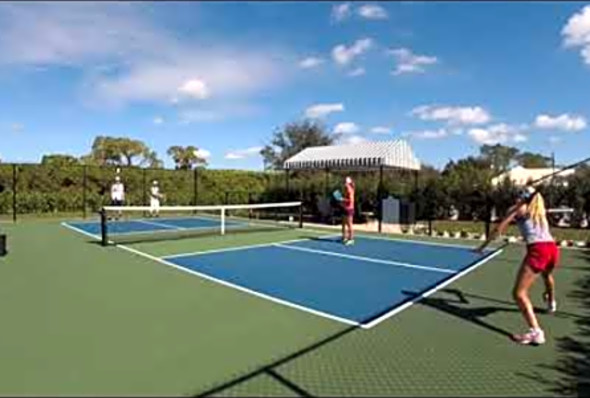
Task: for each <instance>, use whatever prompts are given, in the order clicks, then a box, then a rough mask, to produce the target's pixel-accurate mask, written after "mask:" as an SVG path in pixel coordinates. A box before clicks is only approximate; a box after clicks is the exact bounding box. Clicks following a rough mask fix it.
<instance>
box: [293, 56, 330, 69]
mask: <svg viewBox="0 0 590 398" xmlns="http://www.w3.org/2000/svg"><path fill="white" fill-rule="evenodd" d="M323 63H324V60H323V59H322V58H318V57H307V58H305V59H303V60H301V61H300V62H299V67H300V68H302V69H311V68H316V67H318V66H320V65H321V64H323Z"/></svg>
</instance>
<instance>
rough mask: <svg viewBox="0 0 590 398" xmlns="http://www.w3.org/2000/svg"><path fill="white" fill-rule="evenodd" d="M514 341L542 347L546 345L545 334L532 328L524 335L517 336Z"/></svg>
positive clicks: (514, 336) (513, 337)
mask: <svg viewBox="0 0 590 398" xmlns="http://www.w3.org/2000/svg"><path fill="white" fill-rule="evenodd" d="M512 339H513V340H514V341H516V342H517V343H519V344H527V345H528V344H530V345H541V344H545V332H543V330H542V329H533V328H530V329H529V331H528V332H526V333H524V334H515V335H513V336H512Z"/></svg>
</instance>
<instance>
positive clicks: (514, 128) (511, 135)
mask: <svg viewBox="0 0 590 398" xmlns="http://www.w3.org/2000/svg"><path fill="white" fill-rule="evenodd" d="M527 129H528V126H526V125H509V124H505V123H500V124H495V125H492V126H488V127H486V128H472V129H470V130H469V131H468V133H467V134H468V135H469V137H471V139H473V140H474V141H475V142H477V143H479V144H487V145H495V144H505V143H508V142H514V143H519V142H524V141H526V140H527V137H526V135H524V134H523V132H524V131H526V130H527Z"/></svg>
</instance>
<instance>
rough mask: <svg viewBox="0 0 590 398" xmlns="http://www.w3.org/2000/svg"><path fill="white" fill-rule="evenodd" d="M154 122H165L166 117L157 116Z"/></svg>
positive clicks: (156, 123)
mask: <svg viewBox="0 0 590 398" xmlns="http://www.w3.org/2000/svg"><path fill="white" fill-rule="evenodd" d="M153 123H154V124H155V125H159V124H163V123H164V118H163V117H161V116H156V117H155V118H154V120H153Z"/></svg>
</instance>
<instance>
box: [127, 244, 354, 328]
mask: <svg viewBox="0 0 590 398" xmlns="http://www.w3.org/2000/svg"><path fill="white" fill-rule="evenodd" d="M117 247H120V248H121V249H123V250H126V251H128V252H130V253H134V254H137V255H139V256H142V257H145V258H148V259H150V260H153V261H157V262H159V263H160V264H164V265H167V266H169V267H172V268H175V269H177V270H179V271H182V272H186V273H189V274H192V275H196V276H198V277H201V278H203V279H207V280H209V281H212V282H216V283H219V284H220V285H223V286H226V287H231V288H234V289H236V290H239V291H241V292H245V293H248V294H251V295H253V296H256V297H259V298H263V299H266V300H269V301H272V302H274V303H278V304H282V305H284V306H287V307H291V308H295V309H298V310H300V311H304V312H307V313H310V314H313V315H317V316H320V317H323V318H327V319H331V320H333V321H337V322H341V323H345V324H348V325H354V326H359V323H358V322H356V321H352V320H350V319H346V318H341V317H339V316H336V315H331V314H328V313H325V312H322V311H318V310H314V309H311V308H308V307H304V306H302V305H299V304H295V303H292V302H290V301H286V300H283V299H279V298H277V297H273V296H269V295H267V294H264V293H260V292H257V291H256V290H251V289H248V288H245V287H243V286H240V285H236V284H233V283H231V282H227V281H224V280H222V279H217V278H214V277H212V276H209V275H207V274H203V273H201V272H197V271H193V270H191V269H188V268H184V267H181V266H179V265H176V264H174V263H172V262H170V261H166V260H165V259H163V258H159V257H155V256H152V255H151V254H147V253H144V252H141V251H139V250H136V249H132V248H130V247H128V246H125V245H117Z"/></svg>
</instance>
